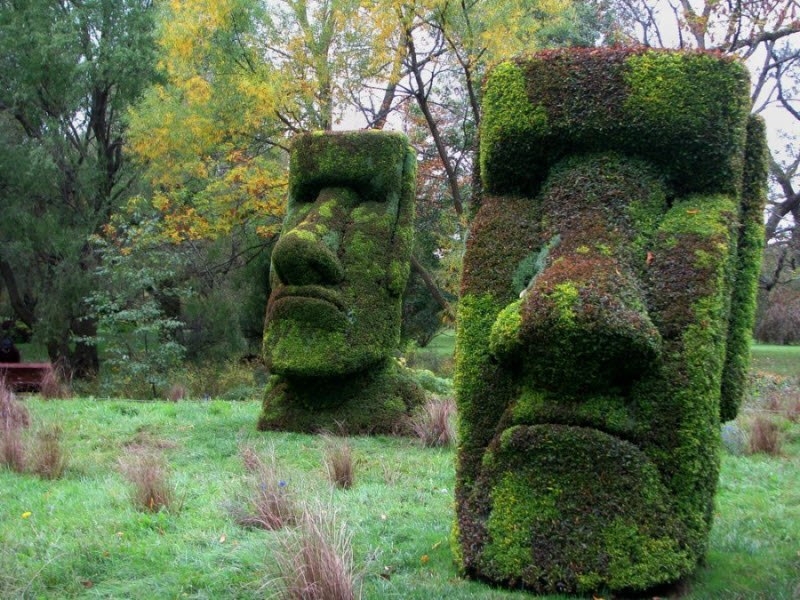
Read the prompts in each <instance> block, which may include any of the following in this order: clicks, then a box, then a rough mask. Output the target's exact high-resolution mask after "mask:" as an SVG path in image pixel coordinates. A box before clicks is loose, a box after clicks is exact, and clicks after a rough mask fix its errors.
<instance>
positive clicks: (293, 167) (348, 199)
mask: <svg viewBox="0 0 800 600" xmlns="http://www.w3.org/2000/svg"><path fill="white" fill-rule="evenodd" d="M415 176H416V159H415V156H414V152H413V151H412V149H411V147H410V146H409V144H408V140H407V139H406V137H405V136H404V135H402V134H398V133H385V132H343V133H310V134H304V135H300V136H298V137H297V138H295V140H294V142H293V146H292V152H291V157H290V170H289V201H288V206H287V214H286V218H285V220H284V224H283V228H282V231H281V236H280V239H279V240H278V242H277V244H276V245H275V248H274V250H273V253H272V266H271V270H270V284H271V294H270V298H269V302H268V304H267V318H266V323H265V330H264V355H265V358H266V361H267V365H268V367H269V368H270V371H271V373H272V375H273V376H272V378H271V379H270V382H269V385H268V387H267V391H266V394H265V397H264V403H263V409H262V412H261V416H260V419H259V428H260V429H283V430H292V431H318V430H323V429H327V430H330V431H336V432H343V433H378V432H382V433H389V432H392V431H395V430H397V428H398V427H399V426H400V425H401V421H402V420H403V419H404V418H405V417H406V416H407V415H408V413H409V411H410V410H411V409H412V408H413V407H415V406H417V405H418V404H420V403H421V402H422V401H423V400H424V397H423V393H422V391H421V389H420V388H419V386H417V385H416V383H415V382H414V381H413V380H412V379H411V378H410V377H409V376H408V374H407V373H406V372H405V371H404V369H402V368H401V367H400V366H399V365H397V364H396V362H395V361H394V359H393V357H392V354H393V352H394V351H395V350H396V348H397V345H398V343H399V337H400V314H401V301H402V294H403V291H404V289H405V286H406V282H407V280H408V276H409V271H410V258H411V247H412V243H413V218H414V191H415V185H416V180H415Z"/></svg>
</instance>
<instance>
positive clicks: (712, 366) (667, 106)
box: [455, 49, 766, 593]
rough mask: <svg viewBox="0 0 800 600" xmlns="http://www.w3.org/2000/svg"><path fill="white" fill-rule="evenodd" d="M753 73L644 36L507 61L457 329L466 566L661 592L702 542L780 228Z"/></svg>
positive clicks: (585, 585)
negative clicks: (766, 208)
mask: <svg viewBox="0 0 800 600" xmlns="http://www.w3.org/2000/svg"><path fill="white" fill-rule="evenodd" d="M748 90H749V88H748V76H747V72H746V71H745V69H744V67H743V66H742V65H741V64H739V63H737V62H735V61H732V60H729V59H727V58H722V57H720V56H718V55H715V54H705V53H676V52H665V51H652V50H645V49H628V50H621V49H606V50H597V49H592V50H577V51H576V50H573V51H551V52H544V53H541V54H538V55H535V56H533V57H529V58H524V59H519V60H515V61H509V62H505V63H502V64H500V65H498V66H497V67H496V68H495V69H494V70H493V72H492V73H491V74H490V75H489V77H488V79H487V83H486V88H485V95H484V113H483V120H482V125H481V127H482V128H481V152H480V161H481V176H482V179H483V183H484V193H483V196H482V198H481V201H480V203H479V207H478V209H477V212H476V214H475V216H474V220H473V224H472V228H471V231H470V235H469V238H468V244H467V251H466V255H465V258H464V267H463V276H462V284H461V285H462V287H461V300H460V307H459V326H458V337H457V346H456V381H455V383H456V390H457V399H458V407H459V415H460V432H459V435H460V437H459V439H460V447H459V454H458V472H457V488H456V508H457V523H456V531H455V540H456V541H455V550H456V552H457V554H458V560H459V562H460V564H461V566H462V568H463V569H464V571H465V573H466V574H468V575H470V576H474V577H479V578H482V579H486V580H489V581H492V582H495V583H499V584H503V585H510V586H514V587H525V588H528V589H531V590H534V591H537V592H543V593H557V592H579V593H580V592H591V591H595V590H609V589H610V590H628V591H630V590H646V589H649V588H653V587H655V586H660V585H663V584H669V583H672V582H675V581H677V580H679V579H680V578H682V577H684V576H686V575H687V574H689V573H690V572H691V571H692V570H693V569H694V568H695V566H696V564H697V562H698V561H699V560H700V559H701V558H702V557H703V555H704V553H705V549H706V545H707V539H708V533H709V528H710V526H711V519H712V513H713V505H714V494H715V490H716V484H717V478H718V471H719V446H720V441H719V438H720V421H721V420H728V419H731V418H733V417H734V416H735V415H736V411H737V408H738V404H739V401H740V399H741V396H742V393H743V386H744V381H745V376H746V371H747V365H748V360H749V332H750V330H751V327H752V324H753V317H754V304H755V292H756V277H757V273H758V266H759V260H760V252H761V240H762V238H763V234H762V224H761V223H762V221H761V218H762V217H761V215H762V210H763V203H764V200H765V183H766V160H765V156H766V154H765V141H764V131H763V125H762V123H761V121H760V120H758V119H756V118H751V117H749V109H750V102H749V97H748Z"/></svg>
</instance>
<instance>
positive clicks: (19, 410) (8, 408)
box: [0, 379, 31, 431]
mask: <svg viewBox="0 0 800 600" xmlns="http://www.w3.org/2000/svg"><path fill="white" fill-rule="evenodd" d="M30 424H31V415H30V413H29V412H28V409H27V408H26V407H25V405H23V404H22V403H20V402H19V400H17V397H16V396H15V395H14V392H12V391H11V388H9V387H8V386H7V385H6V382H5V380H3V379H0V431H6V430H9V429H24V428H26V427H28V426H30Z"/></svg>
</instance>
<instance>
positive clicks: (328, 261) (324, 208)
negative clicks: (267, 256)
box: [272, 188, 355, 286]
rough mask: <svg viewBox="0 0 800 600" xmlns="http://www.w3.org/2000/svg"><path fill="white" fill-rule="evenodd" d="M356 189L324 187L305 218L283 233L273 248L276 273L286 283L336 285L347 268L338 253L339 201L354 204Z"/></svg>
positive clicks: (339, 236)
mask: <svg viewBox="0 0 800 600" xmlns="http://www.w3.org/2000/svg"><path fill="white" fill-rule="evenodd" d="M354 196H355V192H353V191H352V190H349V189H347V188H324V189H322V190H321V191H320V192H319V194H318V195H317V197H316V199H315V201H314V202H313V203H312V204H311V206H310V208H309V210H308V213H307V215H306V216H305V218H304V219H303V220H302V221H301V222H300V223H298V224H297V226H295V227H294V228H293V229H291V230H290V231H288V232H286V233H284V234H282V235H281V237H280V239H279V240H278V242H277V243H276V244H275V248H274V249H273V251H272V266H273V269H274V271H275V275H277V277H278V278H279V279H280V281H281V282H282V283H284V284H286V285H323V286H324V285H336V284H338V283H339V282H341V281H342V280H343V279H344V268H343V266H342V263H341V262H340V261H339V258H338V257H337V255H336V251H337V250H338V246H339V244H340V242H341V236H342V232H341V231H340V230H339V229H340V228H339V227H338V226H337V224H336V221H337V219H336V217H337V216H339V215H338V214H337V213H341V210H337V209H340V208H341V207H340V206H338V204H340V203H342V202H343V201H344V203H345V204H350V203H351V201H352V200H353V198H352V197H354Z"/></svg>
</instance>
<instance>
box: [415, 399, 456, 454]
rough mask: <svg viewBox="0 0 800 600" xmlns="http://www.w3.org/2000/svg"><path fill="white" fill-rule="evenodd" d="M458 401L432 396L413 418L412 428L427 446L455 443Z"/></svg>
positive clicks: (443, 445) (442, 445) (444, 445)
mask: <svg viewBox="0 0 800 600" xmlns="http://www.w3.org/2000/svg"><path fill="white" fill-rule="evenodd" d="M455 414H456V403H455V400H453V398H450V397H445V398H439V397H437V396H434V397H432V398H430V399H429V400H428V401H427V402H426V403H425V404H424V405H423V406H422V407H421V408H420V409H419V411H417V413H416V414H415V415H414V416H412V418H411V430H412V431H413V432H414V434H415V435H416V436H417V437H418V438H419V439H420V441H421V442H422V444H423V445H424V446H425V447H427V448H433V447H437V446H440V447H446V446H452V445H454V444H455V440H456V430H455V422H454V421H455Z"/></svg>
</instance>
